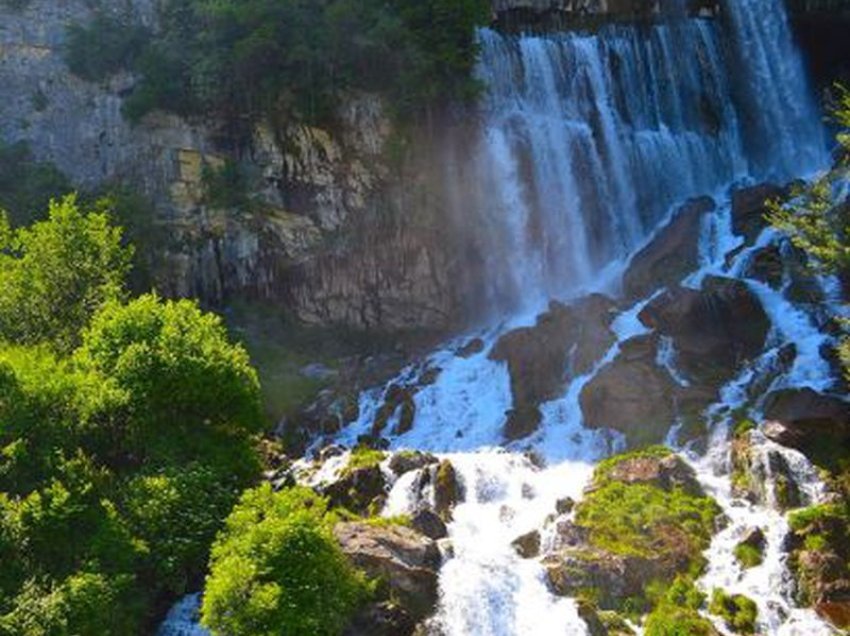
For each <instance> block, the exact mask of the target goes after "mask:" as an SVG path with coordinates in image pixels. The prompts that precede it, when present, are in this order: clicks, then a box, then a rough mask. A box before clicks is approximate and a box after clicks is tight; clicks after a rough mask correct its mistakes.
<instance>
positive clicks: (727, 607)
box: [708, 588, 758, 634]
mask: <svg viewBox="0 0 850 636" xmlns="http://www.w3.org/2000/svg"><path fill="white" fill-rule="evenodd" d="M708 611H709V612H711V613H712V614H714V615H715V616H719V617H720V618H722V619H723V622H724V623H726V627H727V628H729V629H730V630H732V631H733V632H735V633H736V634H755V632H756V620H757V619H758V608H757V607H756V604H755V602H753V600H752V599H750V598H747V597H746V596H744V595H743V594H727V593H726V592H724V591H723V590H721V589H719V588H715V589H714V591H713V592H712V593H711V603H710V604H709V606H708Z"/></svg>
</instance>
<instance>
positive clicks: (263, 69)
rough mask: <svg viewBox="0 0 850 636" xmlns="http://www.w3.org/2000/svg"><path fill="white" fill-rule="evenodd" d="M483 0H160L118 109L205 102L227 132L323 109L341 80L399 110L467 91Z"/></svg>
mask: <svg viewBox="0 0 850 636" xmlns="http://www.w3.org/2000/svg"><path fill="white" fill-rule="evenodd" d="M489 11H490V8H489V2H487V0H389V1H385V0H327V1H325V2H315V1H314V0H218V1H216V2H209V1H207V0H171V1H170V2H168V3H166V4H165V6H164V7H163V8H162V9H161V16H160V17H161V23H162V29H161V32H160V33H158V35H157V37H156V38H155V39H154V40H153V41H152V42H151V43H150V44H149V45H148V46H147V47H146V49H145V50H144V52H143V53H141V54H140V55H139V56H138V58H137V60H136V61H135V62H134V64H133V65H132V68H133V70H135V71H136V72H138V73H139V74H140V75H141V77H142V82H141V84H140V85H139V87H138V88H137V90H136V91H135V92H134V94H133V95H132V96H131V97H130V98H129V99H128V101H127V104H126V111H125V112H126V113H127V115H128V117H129V118H130V119H131V120H133V121H138V119H139V118H141V117H142V116H143V115H144V114H145V113H147V112H149V111H150V110H153V109H156V108H160V109H165V110H171V111H173V112H177V113H179V114H184V115H187V114H204V115H210V114H212V115H215V116H217V117H219V118H220V120H222V121H224V122H225V124H226V128H227V131H226V132H228V133H229V134H230V135H231V136H238V135H240V134H244V133H246V132H247V129H248V128H247V127H248V126H249V125H250V123H251V122H252V121H254V120H256V119H257V118H259V117H263V116H271V117H272V118H273V119H277V118H292V117H296V118H299V119H301V120H304V121H307V122H310V123H319V122H323V121H326V120H328V119H329V118H330V117H332V116H333V113H334V111H335V109H336V106H337V101H338V97H339V95H340V94H342V93H343V92H348V91H373V92H378V93H380V94H382V95H384V96H386V97H387V98H388V101H389V102H390V104H391V105H392V106H393V108H394V110H395V112H396V113H397V114H399V115H400V116H402V117H408V116H412V115H416V114H420V113H424V112H429V111H430V110H431V109H432V108H433V107H434V106H435V105H436V104H439V103H442V102H450V101H454V100H467V99H470V98H471V97H474V96H475V95H477V93H478V89H479V86H478V83H477V82H476V81H475V80H474V78H473V76H472V71H473V68H474V65H475V62H476V59H477V55H478V45H477V40H476V36H475V29H476V27H478V26H481V25H484V24H486V22H487V20H488V19H489V16H490V14H489ZM119 57H122V56H119ZM123 57H124V58H126V56H123Z"/></svg>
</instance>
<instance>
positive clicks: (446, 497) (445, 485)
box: [433, 459, 463, 521]
mask: <svg viewBox="0 0 850 636" xmlns="http://www.w3.org/2000/svg"><path fill="white" fill-rule="evenodd" d="M433 480H434V509H435V510H436V512H437V514H438V515H440V517H441V518H442V519H443V520H444V521H451V519H452V510H453V509H454V507H455V506H456V505H457V504H458V502H460V501H461V500H462V499H463V489H462V487H461V484H460V481H459V480H458V476H457V471H456V470H455V467H454V465H453V464H452V463H451V462H450V461H449V460H448V459H444V460H443V461H441V462H440V464H439V465H438V466H437V468H436V470H435V471H434V476H433Z"/></svg>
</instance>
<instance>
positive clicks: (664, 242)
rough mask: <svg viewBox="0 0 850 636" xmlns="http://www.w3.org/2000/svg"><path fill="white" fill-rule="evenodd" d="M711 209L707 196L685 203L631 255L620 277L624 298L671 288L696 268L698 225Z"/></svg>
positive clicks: (644, 295) (641, 295) (711, 202)
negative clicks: (653, 236)
mask: <svg viewBox="0 0 850 636" xmlns="http://www.w3.org/2000/svg"><path fill="white" fill-rule="evenodd" d="M714 209H715V204H714V201H713V200H712V199H711V198H709V197H702V198H699V199H692V200H691V201H688V202H687V203H685V205H683V206H682V207H681V208H680V209H679V210H678V211H677V212H676V214H675V216H674V217H673V219H672V220H671V221H670V223H668V224H667V225H666V226H665V227H664V228H662V229H661V230H660V231H659V232H658V233H657V234H656V236H655V238H654V239H653V240H652V241H651V242H650V243H649V244H648V245H647V246H646V247H644V248H643V249H642V250H640V251H639V252H638V253H637V254H635V256H634V257H633V258H632V260H631V262H630V263H629V268H628V270H626V273H625V275H624V277H623V291H624V293H625V294H626V296H627V297H628V298H635V299H636V298H644V297H646V296H648V295H649V294H651V293H652V292H654V291H655V290H657V289H659V288H661V287H666V286H671V285H675V284H677V283H679V281H681V280H682V279H683V278H684V277H685V276H686V275H687V274H688V273H690V272H692V271H694V270H695V269H696V268H697V266H698V265H699V263H698V258H699V236H700V223H701V221H702V218H703V216H704V215H705V214H708V213H710V212H711V211H712V210H714Z"/></svg>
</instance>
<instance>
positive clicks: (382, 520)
mask: <svg viewBox="0 0 850 636" xmlns="http://www.w3.org/2000/svg"><path fill="white" fill-rule="evenodd" d="M365 521H366V523H367V524H369V525H370V526H374V527H376V528H392V527H396V526H402V527H404V528H409V527H410V524H411V521H410V515H393V516H392V517H381V516H379V515H375V516H372V517H368V518H367V519H366V520H365Z"/></svg>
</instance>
